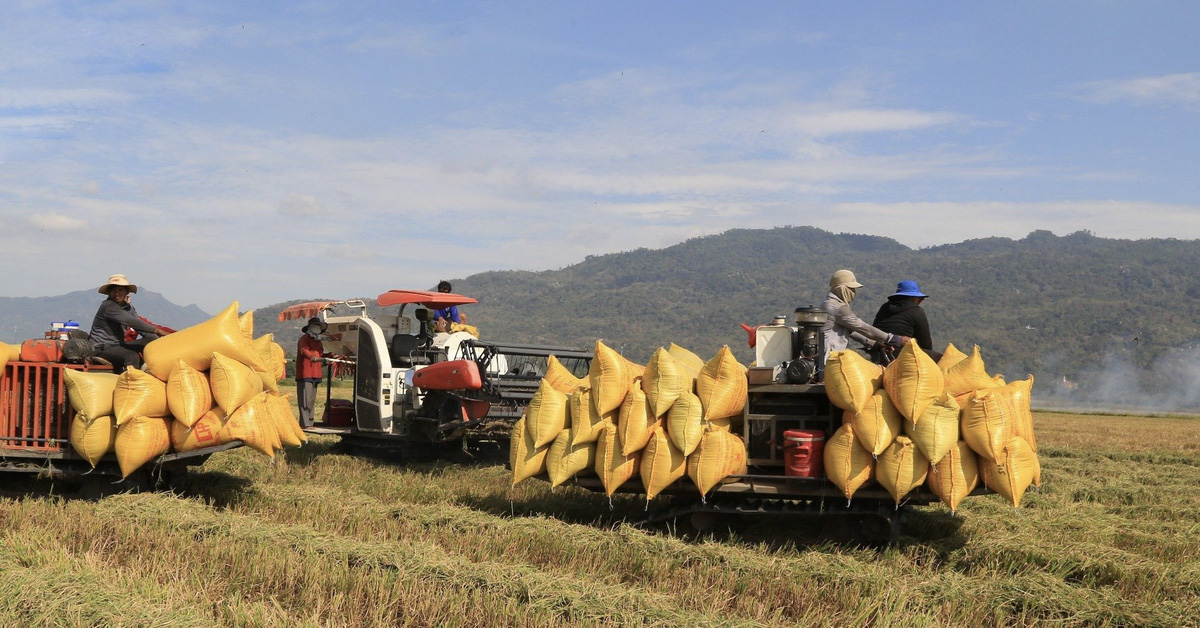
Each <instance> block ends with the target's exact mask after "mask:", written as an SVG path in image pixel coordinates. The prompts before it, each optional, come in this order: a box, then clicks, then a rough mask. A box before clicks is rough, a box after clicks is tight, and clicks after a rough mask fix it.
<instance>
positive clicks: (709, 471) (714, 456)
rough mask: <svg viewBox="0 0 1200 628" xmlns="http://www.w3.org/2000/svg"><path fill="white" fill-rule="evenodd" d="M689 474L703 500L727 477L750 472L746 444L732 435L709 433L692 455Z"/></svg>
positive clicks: (714, 431) (688, 465)
mask: <svg viewBox="0 0 1200 628" xmlns="http://www.w3.org/2000/svg"><path fill="white" fill-rule="evenodd" d="M687 471H688V477H690V478H692V482H694V483H695V484H696V488H698V489H699V490H700V495H701V496H702V497H703V496H704V495H707V494H708V492H709V491H711V490H712V489H713V487H714V486H716V485H717V484H720V483H721V481H722V480H724V479H725V478H727V477H729V476H731V475H734V474H742V473H745V472H746V444H745V443H743V442H742V439H740V438H738V437H737V436H735V435H733V434H730V433H729V432H725V431H722V430H710V431H707V432H705V433H704V438H702V439H700V446H699V447H696V451H694V452H692V455H690V456H688V461H687Z"/></svg>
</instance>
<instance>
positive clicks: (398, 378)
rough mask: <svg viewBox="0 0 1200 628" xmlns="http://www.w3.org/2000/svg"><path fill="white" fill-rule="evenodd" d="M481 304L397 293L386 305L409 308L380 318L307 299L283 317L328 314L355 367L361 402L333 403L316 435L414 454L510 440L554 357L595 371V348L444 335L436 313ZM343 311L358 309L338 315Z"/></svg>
mask: <svg viewBox="0 0 1200 628" xmlns="http://www.w3.org/2000/svg"><path fill="white" fill-rule="evenodd" d="M475 302H476V300H475V299H473V298H470V297H466V296H462V295H459V294H452V293H444V292H427V291H421V290H390V291H388V292H385V293H383V294H381V295H379V297H378V298H377V300H376V303H377V304H378V305H380V306H382V307H392V306H399V310H398V311H397V312H396V313H395V314H394V315H390V314H389V315H384V316H380V317H378V318H373V317H371V316H370V315H368V314H367V309H366V304H365V303H364V302H363V301H361V300H346V301H316V302H310V303H302V304H298V305H294V306H291V307H289V308H287V309H285V310H284V311H283V312H281V313H280V314H279V320H281V321H284V320H290V319H301V318H305V317H308V316H313V315H316V316H319V317H321V318H322V319H323V320H324V321H325V322H326V323H327V324H328V329H327V330H326V340H325V348H326V350H327V351H329V352H331V353H335V354H342V355H347V356H353V360H354V361H355V368H354V393H353V396H352V397H353V398H352V399H350V400H337V399H330V400H329V403H328V405H327V408H326V413H325V416H324V417H323V419H324V420H323V421H321V422H318V423H317V425H316V426H315V427H313V428H310V430H308V431H310V432H312V433H318V434H336V435H339V436H341V437H342V438H343V440H345V441H347V442H350V443H351V444H354V445H358V446H364V447H370V448H375V449H395V450H409V451H411V450H412V448H413V446H420V445H422V444H441V443H450V442H457V441H460V440H462V439H464V438H466V439H471V440H478V439H486V440H507V438H508V433H509V432H510V431H511V428H512V424H513V423H515V422H516V421H517V419H519V418H520V416H521V414H522V413H523V412H524V409H525V406H526V405H527V404H528V403H529V400H530V398H532V397H533V393H534V391H536V390H537V387H538V385H539V384H540V382H541V378H542V376H543V375H545V372H546V365H547V360H548V359H549V357H550V356H552V355H553V356H555V357H556V358H557V359H558V360H559V361H560V362H562V363H563V365H564V366H565V367H566V368H567V369H569V370H571V371H572V372H574V373H575V374H576V375H580V376H582V375H585V374H586V373H587V369H588V366H589V364H590V362H591V357H592V354H591V352H590V351H585V350H581V349H575V348H570V347H557V346H542V345H526V344H513V343H504V342H493V341H483V340H479V339H477V338H476V337H475V336H474V335H472V334H471V333H469V332H467V331H456V332H453V333H436V332H435V331H434V325H433V321H434V317H433V310H434V309H440V308H448V307H451V306H460V305H467V304H471V303H475ZM410 306H411V307H410ZM341 308H348V309H350V310H352V312H351V313H350V314H348V315H336V314H335V312H336V311H337V310H339V309H341Z"/></svg>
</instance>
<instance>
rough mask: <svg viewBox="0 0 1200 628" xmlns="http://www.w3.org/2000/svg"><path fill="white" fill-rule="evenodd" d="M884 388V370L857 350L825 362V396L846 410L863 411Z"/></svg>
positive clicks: (843, 353) (835, 352)
mask: <svg viewBox="0 0 1200 628" xmlns="http://www.w3.org/2000/svg"><path fill="white" fill-rule="evenodd" d="M882 385H883V367H882V366H879V365H878V364H875V363H874V362H871V361H870V360H867V359H866V358H864V357H862V356H861V355H859V354H858V352H857V351H851V350H849V349H847V350H845V351H834V352H833V353H830V354H829V357H828V358H827V359H826V360H825V394H826V395H828V396H829V401H830V403H832V404H833V405H835V406H837V407H839V408H841V409H843V410H853V411H855V412H858V411H859V410H862V407H863V406H864V405H866V403H867V400H868V399H870V398H871V395H873V394H875V391H876V390H879V387H880V386H882Z"/></svg>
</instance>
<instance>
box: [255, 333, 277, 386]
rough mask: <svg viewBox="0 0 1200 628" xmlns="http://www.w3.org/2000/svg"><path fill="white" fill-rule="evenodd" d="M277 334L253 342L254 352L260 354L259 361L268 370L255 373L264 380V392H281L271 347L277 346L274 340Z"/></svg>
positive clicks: (263, 336)
mask: <svg viewBox="0 0 1200 628" xmlns="http://www.w3.org/2000/svg"><path fill="white" fill-rule="evenodd" d="M274 338H275V334H263V335H262V336H259V337H258V338H255V339H254V341H253V343H252V344H253V345H254V352H255V353H257V354H258V359H259V360H262V363H263V365H264V366H266V368H264V369H263V370H261V371H254V373H255V374H256V375H258V378H259V379H261V380H262V384H263V390H267V391H270V392H279V382H278V379H279V378H277V377H276V376H275V370H276V369H275V362H274V354H273V353H272V352H271V345H273V344H275V343H274V341H273V339H274Z"/></svg>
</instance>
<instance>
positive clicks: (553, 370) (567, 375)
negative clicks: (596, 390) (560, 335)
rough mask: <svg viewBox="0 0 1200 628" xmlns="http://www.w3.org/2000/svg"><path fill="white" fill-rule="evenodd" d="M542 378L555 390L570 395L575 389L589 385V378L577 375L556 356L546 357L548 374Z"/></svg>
mask: <svg viewBox="0 0 1200 628" xmlns="http://www.w3.org/2000/svg"><path fill="white" fill-rule="evenodd" d="M542 379H543V380H545V381H546V382H547V383H549V384H550V386H551V387H553V388H554V390H557V391H558V392H561V393H565V394H568V395H570V394H572V393H574V392H575V389H577V388H579V387H581V386H587V380H585V379H582V378H579V377H575V374H574V373H572V372H571V371H570V370H568V369H567V367H565V366H563V363H562V362H559V361H558V358H556V357H554V356H550V357H549V358H546V375H545V377H543V378H542Z"/></svg>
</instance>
